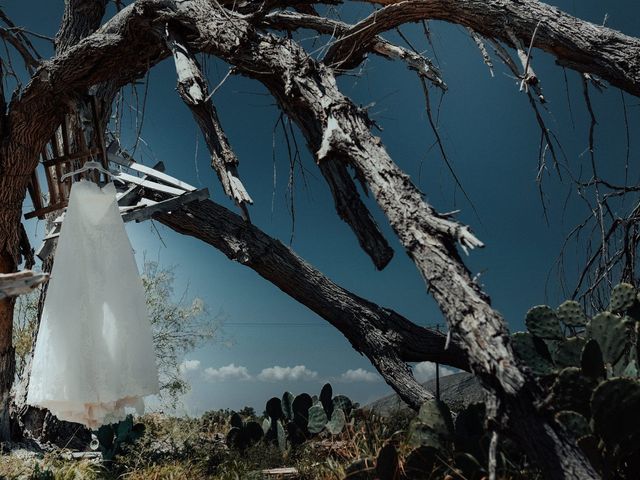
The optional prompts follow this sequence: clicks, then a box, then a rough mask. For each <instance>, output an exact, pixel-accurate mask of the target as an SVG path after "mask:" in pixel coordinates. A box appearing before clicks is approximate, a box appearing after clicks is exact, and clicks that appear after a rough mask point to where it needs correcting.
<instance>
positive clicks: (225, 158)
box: [166, 29, 253, 220]
mask: <svg viewBox="0 0 640 480" xmlns="http://www.w3.org/2000/svg"><path fill="white" fill-rule="evenodd" d="M166 34H167V45H168V46H169V48H170V49H171V51H172V53H173V59H174V61H175V64H176V72H177V74H178V93H179V94H180V97H181V98H182V100H183V101H184V103H185V104H186V105H187V106H188V107H189V109H190V110H191V113H192V114H193V117H194V118H195V120H196V122H197V123H198V125H199V126H200V129H201V130H202V133H203V135H204V138H205V142H206V144H207V148H208V149H209V152H210V154H211V166H212V167H213V168H214V170H215V171H216V173H217V174H218V178H219V179H220V183H221V184H222V188H223V189H224V193H225V194H227V195H228V196H229V197H230V198H231V199H232V200H233V201H234V202H235V203H236V205H238V207H239V208H240V209H241V210H242V211H243V214H244V216H245V219H247V220H248V219H249V212H248V210H247V207H246V204H252V203H253V200H252V199H251V197H250V196H249V193H248V192H247V190H246V188H245V187H244V185H243V184H242V182H241V181H240V177H239V175H238V163H239V162H238V158H237V157H236V155H235V153H234V152H233V149H232V148H231V145H230V144H229V141H228V140H227V136H226V135H225V133H224V131H223V130H222V126H221V125H220V120H219V119H218V113H217V112H216V109H215V107H214V105H213V102H212V101H211V95H210V94H209V88H208V86H207V81H206V79H205V77H204V75H203V73H202V71H201V69H200V65H199V64H198V61H197V60H196V58H195V56H194V55H193V54H192V53H191V52H190V51H189V49H188V48H187V46H186V45H185V44H184V42H183V41H181V40H180V38H179V36H178V35H176V34H175V33H172V32H170V31H169V30H168V29H167V32H166Z"/></svg>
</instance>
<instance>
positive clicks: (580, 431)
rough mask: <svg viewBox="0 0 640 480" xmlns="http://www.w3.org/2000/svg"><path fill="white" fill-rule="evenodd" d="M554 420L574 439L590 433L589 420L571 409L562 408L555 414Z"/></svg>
mask: <svg viewBox="0 0 640 480" xmlns="http://www.w3.org/2000/svg"><path fill="white" fill-rule="evenodd" d="M554 418H555V420H556V422H558V423H559V424H560V425H562V426H563V427H564V428H565V430H567V431H568V432H569V433H570V434H571V436H572V437H573V438H574V439H576V440H577V439H579V438H582V437H584V436H586V435H591V434H592V431H591V427H590V426H589V420H587V418H586V417H585V416H584V415H580V414H579V413H578V412H573V411H571V410H563V411H561V412H558V413H556V414H555V417H554Z"/></svg>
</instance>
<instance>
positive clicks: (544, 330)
mask: <svg viewBox="0 0 640 480" xmlns="http://www.w3.org/2000/svg"><path fill="white" fill-rule="evenodd" d="M524 322H525V324H526V325H527V330H529V332H531V334H532V335H535V336H536V337H538V338H545V339H552V340H555V339H562V338H564V335H562V330H561V329H560V321H559V320H558V316H557V315H556V312H555V311H554V310H553V309H551V308H550V307H547V306H546V305H538V306H537V307H533V308H532V309H531V310H529V311H528V312H527V317H526V318H525V320H524Z"/></svg>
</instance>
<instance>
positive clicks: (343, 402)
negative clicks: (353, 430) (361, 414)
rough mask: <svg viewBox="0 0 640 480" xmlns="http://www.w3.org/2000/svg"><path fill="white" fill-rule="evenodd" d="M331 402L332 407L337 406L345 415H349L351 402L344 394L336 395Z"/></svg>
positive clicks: (351, 407) (351, 408)
mask: <svg viewBox="0 0 640 480" xmlns="http://www.w3.org/2000/svg"><path fill="white" fill-rule="evenodd" d="M331 403H332V404H333V408H334V409H336V408H339V409H340V410H342V411H343V412H344V414H345V415H346V416H349V415H350V414H351V411H352V410H353V402H352V401H351V399H350V398H349V397H347V396H345V395H336V396H335V397H333V400H332V402H331Z"/></svg>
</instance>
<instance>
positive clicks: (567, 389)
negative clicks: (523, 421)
mask: <svg viewBox="0 0 640 480" xmlns="http://www.w3.org/2000/svg"><path fill="white" fill-rule="evenodd" d="M595 385H596V382H595V381H594V380H592V379H591V378H588V377H586V376H584V375H583V374H582V372H581V371H580V369H579V368H576V367H568V368H565V369H563V370H560V373H558V376H557V377H556V379H555V381H554V382H553V385H552V386H551V393H550V394H549V396H548V397H547V399H546V400H545V403H546V405H547V406H548V407H549V408H551V409H552V410H554V411H562V410H572V411H574V412H578V413H580V414H582V415H584V416H585V417H587V418H588V417H590V416H591V410H590V405H589V399H590V398H591V393H592V392H593V388H594V387H595Z"/></svg>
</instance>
